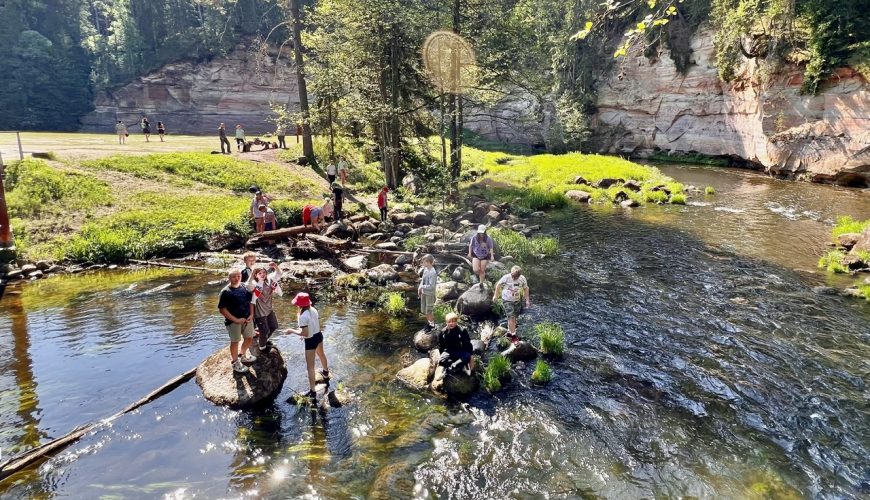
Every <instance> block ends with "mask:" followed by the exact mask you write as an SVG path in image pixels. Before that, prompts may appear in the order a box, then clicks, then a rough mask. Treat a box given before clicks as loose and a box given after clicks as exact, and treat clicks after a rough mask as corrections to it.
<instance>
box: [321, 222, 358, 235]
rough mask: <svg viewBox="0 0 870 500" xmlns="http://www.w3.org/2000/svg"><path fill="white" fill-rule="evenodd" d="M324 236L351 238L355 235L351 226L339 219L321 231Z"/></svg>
mask: <svg viewBox="0 0 870 500" xmlns="http://www.w3.org/2000/svg"><path fill="white" fill-rule="evenodd" d="M323 235H324V236H326V237H329V238H340V239H345V238H353V237H354V236H355V235H356V232H355V231H354V228H353V226H351V225H350V224H348V223H346V222H345V221H343V220H340V221H338V222H336V223H334V224H332V225H331V226H329V227H328V228H326V232H325V233H323Z"/></svg>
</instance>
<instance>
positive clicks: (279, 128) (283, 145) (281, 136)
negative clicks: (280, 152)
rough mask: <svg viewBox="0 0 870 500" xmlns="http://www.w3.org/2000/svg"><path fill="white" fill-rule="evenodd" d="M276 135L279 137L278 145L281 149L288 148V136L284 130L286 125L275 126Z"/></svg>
mask: <svg viewBox="0 0 870 500" xmlns="http://www.w3.org/2000/svg"><path fill="white" fill-rule="evenodd" d="M275 135H276V136H277V137H278V147H279V148H281V149H287V143H286V142H285V139H286V138H287V132H285V131H284V125H282V124H280V123H279V124H278V126H277V127H275Z"/></svg>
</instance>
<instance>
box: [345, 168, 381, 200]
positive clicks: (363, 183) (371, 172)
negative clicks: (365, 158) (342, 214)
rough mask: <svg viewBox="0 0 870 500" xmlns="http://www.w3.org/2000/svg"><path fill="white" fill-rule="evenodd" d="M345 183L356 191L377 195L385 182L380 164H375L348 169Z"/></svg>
mask: <svg viewBox="0 0 870 500" xmlns="http://www.w3.org/2000/svg"><path fill="white" fill-rule="evenodd" d="M347 181H348V183H349V184H350V185H351V186H353V187H354V188H355V189H356V191H359V192H363V193H377V192H378V191H380V189H381V188H382V187H384V184H385V182H386V181H384V173H383V172H382V171H381V164H380V163H377V162H375V163H366V164H362V165H354V166H352V167H350V170H349V171H348V178H347Z"/></svg>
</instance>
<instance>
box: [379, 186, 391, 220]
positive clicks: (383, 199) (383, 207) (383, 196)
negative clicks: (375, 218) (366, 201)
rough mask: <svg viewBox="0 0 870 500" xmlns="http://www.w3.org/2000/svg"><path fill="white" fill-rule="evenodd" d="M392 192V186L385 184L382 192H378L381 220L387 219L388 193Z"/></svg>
mask: <svg viewBox="0 0 870 500" xmlns="http://www.w3.org/2000/svg"><path fill="white" fill-rule="evenodd" d="M389 192H390V188H388V187H387V186H384V188H383V189H381V192H380V193H378V209H379V210H380V211H381V220H382V221H385V220H387V193H389Z"/></svg>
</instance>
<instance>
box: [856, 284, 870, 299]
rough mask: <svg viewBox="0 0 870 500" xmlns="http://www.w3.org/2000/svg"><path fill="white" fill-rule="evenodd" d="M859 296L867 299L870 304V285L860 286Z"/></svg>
mask: <svg viewBox="0 0 870 500" xmlns="http://www.w3.org/2000/svg"><path fill="white" fill-rule="evenodd" d="M858 294H859V295H861V296H862V297H864V298H865V299H867V301H868V302H870V285H859V286H858Z"/></svg>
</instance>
